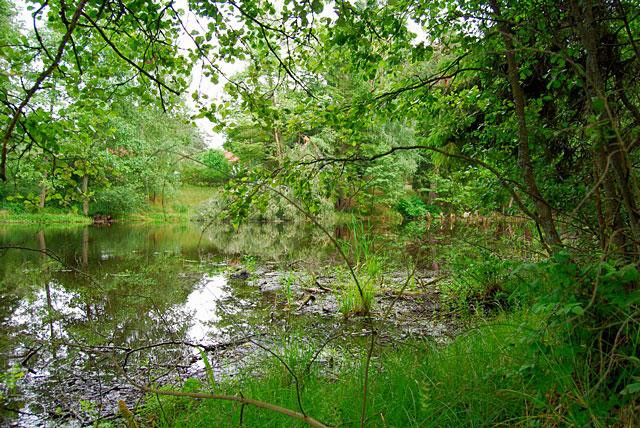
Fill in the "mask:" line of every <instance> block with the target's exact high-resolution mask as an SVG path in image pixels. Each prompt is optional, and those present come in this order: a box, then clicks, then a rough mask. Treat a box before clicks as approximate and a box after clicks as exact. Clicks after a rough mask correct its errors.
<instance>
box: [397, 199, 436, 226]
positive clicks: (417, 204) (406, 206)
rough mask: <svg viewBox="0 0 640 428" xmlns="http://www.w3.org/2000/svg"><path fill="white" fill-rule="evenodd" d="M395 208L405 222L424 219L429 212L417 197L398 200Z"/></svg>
mask: <svg viewBox="0 0 640 428" xmlns="http://www.w3.org/2000/svg"><path fill="white" fill-rule="evenodd" d="M395 208H396V210H397V211H398V212H399V213H400V214H402V217H403V218H404V219H405V220H408V219H414V218H420V217H424V216H425V215H426V214H427V212H428V211H429V209H428V208H427V205H426V204H425V203H424V202H422V199H420V198H419V197H417V196H409V197H407V198H402V199H400V200H399V201H398V202H397V203H396V207H395Z"/></svg>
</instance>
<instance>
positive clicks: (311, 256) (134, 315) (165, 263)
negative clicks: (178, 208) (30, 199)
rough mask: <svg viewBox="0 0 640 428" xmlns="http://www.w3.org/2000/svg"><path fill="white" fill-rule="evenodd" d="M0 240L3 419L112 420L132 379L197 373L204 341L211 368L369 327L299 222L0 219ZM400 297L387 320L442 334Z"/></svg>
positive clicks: (173, 378) (351, 340) (243, 364)
mask: <svg viewBox="0 0 640 428" xmlns="http://www.w3.org/2000/svg"><path fill="white" fill-rule="evenodd" d="M336 233H342V232H340V231H339V230H337V231H336ZM0 246H2V247H5V248H4V249H3V250H1V251H0V277H1V278H2V282H1V283H0V298H1V300H0V367H1V368H2V371H1V372H2V376H3V379H2V380H3V382H2V383H3V384H4V385H5V388H4V390H3V391H0V393H1V394H2V397H1V400H2V401H1V402H0V404H2V414H1V416H0V417H1V418H2V419H1V421H2V423H3V424H15V425H19V426H34V425H42V424H52V423H53V424H57V423H64V424H72V425H73V424H76V425H77V424H80V425H83V424H88V423H91V422H92V421H93V420H95V419H96V418H98V417H100V418H110V417H113V416H114V414H115V413H116V409H117V405H118V401H119V400H123V401H125V402H126V403H130V405H131V406H135V404H136V402H137V400H139V398H140V397H141V396H142V394H141V393H139V392H138V391H137V390H136V389H135V388H133V387H132V386H131V384H130V383H129V382H127V378H126V377H129V379H136V381H137V382H140V383H145V382H146V383H153V384H165V383H171V382H177V381H179V380H180V379H184V378H185V377H188V376H199V375H202V371H203V366H204V364H203V361H202V358H201V355H202V354H201V350H202V349H203V350H205V351H206V352H207V353H208V354H209V359H210V360H211V364H212V365H213V366H214V370H215V372H216V375H218V374H220V375H222V374H224V375H228V376H233V375H234V373H236V372H237V371H238V370H239V369H240V368H244V369H247V367H249V369H250V368H251V365H252V364H253V365H255V366H256V367H259V361H260V359H259V356H260V354H264V351H265V349H266V348H267V346H268V347H270V348H271V349H275V350H276V351H277V349H278V348H279V347H281V346H282V345H283V343H284V341H287V340H294V341H298V342H299V343H304V344H305V346H309V347H317V348H318V349H319V350H320V347H324V348H323V349H321V350H322V352H323V354H322V355H321V356H320V359H321V358H323V356H324V355H325V354H328V353H330V352H332V349H333V350H337V349H340V352H341V353H344V352H350V351H349V350H350V349H352V348H354V347H357V345H358V343H359V341H362V336H365V335H366V334H367V331H366V327H365V325H364V323H363V322H362V320H359V319H357V318H354V319H351V320H348V321H347V320H345V319H344V318H343V317H342V316H340V314H339V312H338V310H337V303H336V301H335V300H336V296H335V295H334V294H332V293H327V292H326V291H327V290H328V288H329V287H330V285H331V284H332V282H335V280H336V278H335V277H333V276H332V274H331V273H330V270H329V271H328V270H327V269H326V267H327V266H335V265H336V264H338V260H337V258H336V252H335V249H334V248H333V247H332V246H331V244H330V242H329V240H328V239H327V238H326V237H323V236H322V234H320V233H318V232H316V231H313V230H311V229H310V228H309V227H307V226H301V225H299V224H276V225H274V224H262V225H259V224H253V225H247V226H244V227H242V228H240V230H239V231H234V230H233V229H232V228H231V227H227V226H224V225H219V224H216V225H213V226H212V227H209V228H207V229H206V230H204V231H203V229H202V226H201V225H198V224H179V225H150V224H135V223H133V224H114V225H111V226H108V227H105V226H103V227H97V226H85V227H69V226H65V227H60V226H58V227H55V226H47V227H38V226H16V225H12V226H0ZM6 247H12V248H10V249H8V248H6ZM300 263H304V273H302V271H301V270H300V268H299V265H300ZM310 272H316V273H313V274H310ZM328 272H329V273H328ZM395 275H396V276H398V278H395V279H394V280H396V281H402V280H403V279H402V277H401V276H402V274H399V273H396V274H395ZM425 275H426V274H425ZM391 276H393V275H391ZM427 276H428V275H427ZM384 298H388V299H389V300H390V299H392V298H393V296H391V295H389V296H383V299H384ZM398 307H399V308H402V310H403V314H404V315H405V316H404V317H402V318H399V317H397V318H396V319H395V322H393V323H390V325H392V326H395V328H397V330H398V331H402V334H404V335H405V336H406V335H412V334H418V335H425V334H426V335H432V336H436V337H437V336H442V335H446V334H447V331H448V326H447V324H446V323H445V322H438V321H433V322H432V321H430V317H429V316H428V315H429V313H428V312H429V311H433V310H436V309H437V307H435V304H434V303H433V299H431V298H430V297H429V296H422V297H415V298H412V299H408V300H406V301H404V302H401V304H400V305H399V306H398ZM425 311H426V312H427V313H426V314H425ZM396 333H397V331H396ZM394 334H395V333H394ZM330 339H331V346H327V342H328V341H329V340H330ZM325 348H326V349H325ZM354 352H355V351H354Z"/></svg>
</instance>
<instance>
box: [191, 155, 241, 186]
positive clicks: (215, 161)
mask: <svg viewBox="0 0 640 428" xmlns="http://www.w3.org/2000/svg"><path fill="white" fill-rule="evenodd" d="M199 160H200V162H201V163H202V164H204V165H202V164H198V165H192V166H187V167H185V168H184V169H183V170H182V180H183V181H184V182H187V183H190V184H195V185H212V184H216V183H222V182H225V181H226V180H228V179H229V177H230V175H231V164H230V163H229V161H228V160H227V158H225V156H224V152H223V151H222V150H217V149H211V150H208V151H206V152H204V153H203V154H202V155H201V156H200V157H199Z"/></svg>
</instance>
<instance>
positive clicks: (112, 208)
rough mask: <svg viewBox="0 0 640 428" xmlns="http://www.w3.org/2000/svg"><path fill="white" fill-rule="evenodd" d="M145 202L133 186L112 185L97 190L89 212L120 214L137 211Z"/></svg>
mask: <svg viewBox="0 0 640 428" xmlns="http://www.w3.org/2000/svg"><path fill="white" fill-rule="evenodd" d="M145 203H146V199H145V196H144V195H143V194H142V193H141V192H139V191H137V190H136V189H135V188H133V187H131V186H114V187H110V188H108V189H104V190H102V191H100V192H98V194H97V195H96V199H95V202H94V203H93V204H92V205H91V206H90V214H91V215H95V214H104V215H121V214H126V213H131V212H135V211H139V210H141V209H142V208H143V207H144V206H145Z"/></svg>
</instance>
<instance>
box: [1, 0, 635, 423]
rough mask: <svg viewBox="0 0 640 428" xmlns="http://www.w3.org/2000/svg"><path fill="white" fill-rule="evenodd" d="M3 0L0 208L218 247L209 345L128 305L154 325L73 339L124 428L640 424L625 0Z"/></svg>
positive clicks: (631, 17) (201, 260) (631, 84)
mask: <svg viewBox="0 0 640 428" xmlns="http://www.w3.org/2000/svg"><path fill="white" fill-rule="evenodd" d="M28 4H29V6H28V11H29V14H31V18H33V22H32V23H30V25H29V26H28V27H25V26H20V25H18V24H17V23H16V22H17V21H16V16H17V15H16V13H17V12H16V7H17V5H13V4H12V3H10V2H9V1H8V0H0V9H2V10H4V11H6V13H5V14H3V17H2V18H0V44H2V46H3V49H2V51H1V52H0V64H1V68H0V100H1V101H2V103H1V104H0V118H1V119H2V122H3V123H4V125H3V127H2V134H1V135H2V140H1V141H2V146H3V147H2V148H3V150H2V154H1V158H0V162H1V163H0V177H1V178H3V180H4V181H3V183H2V184H1V185H0V197H1V204H2V205H1V206H0V209H1V210H2V215H1V216H0V221H2V220H3V219H8V220H9V221H10V219H11V218H12V216H15V215H23V216H24V218H33V219H42V218H47V215H49V214H50V213H51V215H52V216H53V213H59V214H56V215H62V216H69V218H73V219H78V218H87V216H97V217H98V218H109V217H118V218H120V219H123V220H135V219H147V220H149V219H150V220H152V221H165V222H166V221H175V220H187V219H193V220H194V221H196V222H198V225H199V227H200V228H201V233H200V236H199V238H198V243H199V242H200V241H201V240H202V239H203V236H205V234H206V233H208V232H207V231H209V232H210V231H214V232H213V233H215V234H217V239H219V240H220V241H223V242H224V245H219V246H217V247H216V248H215V251H217V252H219V254H218V255H220V254H222V255H223V256H224V260H223V261H221V262H218V261H216V263H217V264H215V263H213V262H212V261H211V254H209V253H203V252H200V251H199V250H198V253H197V257H198V261H197V263H198V264H197V266H198V267H199V268H201V269H202V271H198V272H199V274H201V275H202V279H201V281H203V283H207V284H208V282H207V281H209V280H210V277H211V275H213V272H214V271H215V272H218V273H219V272H220V271H224V274H222V275H223V277H224V280H225V281H228V283H226V284H228V287H229V288H230V289H232V290H233V291H232V292H231V294H233V298H230V299H228V300H225V301H224V302H223V301H221V300H215V299H214V300H213V302H209V303H208V304H209V305H213V307H214V308H215V309H216V311H218V309H219V312H220V314H218V315H217V318H211V319H208V322H209V323H210V324H215V325H216V329H217V330H215V333H211V334H212V335H211V336H209V337H208V339H209V341H206V340H205V341H197V340H194V339H193V338H192V337H190V336H189V334H191V333H189V331H191V330H190V329H189V328H188V327H186V326H183V327H182V328H181V329H175V330H174V329H172V328H170V327H171V323H168V322H166V321H165V319H164V318H163V315H162V314H156V313H153V312H149V313H150V314H151V315H149V322H150V323H152V322H154V321H153V320H159V321H158V323H159V324H158V326H157V328H156V329H154V331H156V332H157V331H163V332H164V334H165V335H166V337H162V335H160V337H157V336H154V338H153V339H154V340H150V343H139V342H138V340H139V338H140V336H141V335H134V334H132V335H131V338H129V339H127V340H124V341H123V342H122V343H119V344H114V343H113V342H108V343H103V342H101V339H97V338H96V337H95V336H87V337H90V338H91V339H90V340H87V341H84V342H82V343H75V342H74V343H73V346H75V347H77V348H78V349H81V350H82V351H78V352H86V353H87V355H90V356H91V358H93V357H94V356H95V355H98V354H100V355H103V354H108V355H109V358H107V357H105V361H106V360H108V361H111V362H113V361H116V364H115V365H114V366H115V367H110V370H114V373H113V376H114V377H118V378H119V379H121V381H122V382H123V383H126V384H127V385H130V386H131V387H132V388H134V389H135V390H136V391H137V392H138V394H139V395H140V396H143V397H144V404H142V405H140V406H134V402H133V401H132V400H131V399H130V398H129V397H124V398H123V399H122V401H121V402H120V405H119V409H120V410H119V412H120V415H121V416H122V417H123V418H124V420H125V422H126V423H127V424H128V425H132V426H134V425H136V424H145V425H152V426H211V425H216V426H237V425H238V426H239V425H243V424H244V425H246V426H290V425H292V424H299V425H303V424H309V425H312V426H342V425H346V426H361V427H363V426H381V427H386V426H418V425H425V424H427V425H434V426H494V425H500V424H503V425H518V426H520V425H522V426H530V425H533V426H558V425H569V426H635V425H637V424H640V420H639V419H638V415H640V360H639V359H638V355H640V329H639V325H640V323H639V316H640V273H639V271H638V268H639V266H638V262H639V257H638V255H639V254H640V246H639V242H640V207H639V205H640V202H639V201H640V188H639V187H638V186H639V185H638V171H637V165H638V162H639V161H640V157H639V152H638V141H639V138H640V86H639V83H638V80H637V75H638V72H639V71H640V50H639V48H638V43H639V42H638V36H639V35H640V6H639V5H638V4H637V2H634V1H626V0H616V1H604V0H567V1H546V0H541V1H538V2H530V1H525V0H522V1H521V0H518V1H515V2H514V1H511V2H506V1H500V0H487V1H464V2H462V1H458V0H442V1H433V2H428V3H425V2H415V1H408V0H393V1H367V2H345V1H335V2H334V1H323V0H313V1H308V2H291V1H284V2H280V3H271V2H268V1H262V0H242V1H229V2H213V1H205V2H189V3H188V4H180V5H178V4H177V3H176V4H174V3H173V2H168V1H167V2H165V1H149V2H140V1H110V0H76V1H67V2H56V1H49V2H41V1H38V0H32V1H29V2H28ZM193 22H196V25H193ZM232 64H236V65H237V64H239V66H237V67H235V68H233V67H230V65H232ZM230 69H233V71H229V70H230ZM194 80H196V81H197V80H199V81H200V82H197V83H198V84H195V85H194V84H193V81H194ZM203 80H206V81H208V82H209V83H208V84H205V85H203V84H202V81H203ZM213 85H217V89H220V91H218V90H217V89H216V90H213V89H211V87H212V86H213ZM214 92H223V94H222V95H217V96H214ZM203 119H206V120H208V121H209V122H208V123H209V125H208V127H209V129H208V131H215V132H218V133H220V135H222V136H223V138H224V145H223V148H222V149H211V148H210V147H208V146H207V144H206V143H205V139H206V138H205V137H206V136H205V135H204V133H203V132H202V129H201V128H197V127H196V126H195V125H194V124H193V121H195V120H200V121H201V120H203ZM67 213H70V214H67ZM80 214H82V216H84V217H79V215H80ZM186 227H187V226H186V225H185V228H186ZM189 227H190V226H189ZM265 230H266V232H265V233H262V232H264V231H265ZM260 231H262V232H260ZM41 232H42V231H41ZM41 232H39V235H38V237H39V241H38V242H44V232H42V233H41ZM83 233H84V232H83ZM87 236H88V232H87ZM301 236H304V238H302V237H301ZM234 237H235V238H234ZM287 237H289V238H290V237H295V239H296V240H298V241H300V240H304V242H305V245H304V248H302V249H300V248H296V252H295V256H293V255H292V254H293V252H292V251H290V250H291V248H292V247H290V246H289V244H288V243H289V241H288V240H287V239H286V238H287ZM155 240H156V236H155V235H154V236H153V239H150V241H152V242H154V243H155ZM234 240H235V241H236V242H233V241H234ZM82 242H83V248H88V245H89V244H88V238H87V243H86V245H85V238H84V235H83V241H82ZM145 245H146V244H145ZM154 245H155V244H154ZM2 248H3V251H8V250H16V249H17V246H16V245H13V246H12V245H10V244H7V245H6V246H3V247H2ZM38 248H39V251H40V252H41V253H43V254H48V253H47V250H46V247H43V246H42V245H40V247H38ZM36 250H37V249H36ZM320 250H321V251H320ZM37 251H38V250H37ZM276 252H277V254H278V256H277V257H275V256H273V254H274V253H276ZM320 252H321V253H322V254H320ZM289 253H292V254H289ZM3 254H4V253H3ZM83 254H84V252H83ZM101 254H102V256H103V257H106V258H107V259H108V258H109V257H111V256H110V253H109V252H108V251H103V252H102V253H101ZM151 254H154V255H153V256H147V257H156V256H155V253H151ZM129 257H131V255H129ZM194 257H195V256H194ZM134 258H135V257H134ZM85 259H86V258H85V257H84V256H83V260H85ZM148 260H149V259H148ZM154 260H155V259H154ZM156 261H157V262H158V263H157V265H153V266H158V269H160V267H161V265H162V263H163V261H158V260H156ZM164 262H166V263H168V262H167V261H166V260H165V261H164ZM192 262H193V261H191V262H190V263H192ZM132 263H134V264H135V260H134V261H133V262H132ZM180 263H182V264H183V267H182V268H181V267H180V266H179V265H176V266H172V268H173V269H174V270H173V271H171V272H168V273H167V274H166V275H167V276H168V277H171V278H173V277H174V276H173V275H174V274H175V278H182V277H180V275H179V273H178V271H180V269H183V270H184V271H185V272H189V275H191V274H193V277H195V276H197V275H196V274H195V273H194V272H192V271H191V270H190V269H191V268H187V267H185V266H187V263H186V262H184V261H182V260H181V261H180ZM212 263H213V264H212ZM204 265H206V266H207V268H206V269H205V268H202V266H204ZM82 266H85V267H87V266H88V263H85V264H84V265H81V266H80V270H81V271H82ZM132 269H133V267H132ZM189 275H187V274H185V276H186V277H188V278H189V281H187V282H186V283H184V284H183V285H184V287H185V288H184V290H182V293H181V294H180V296H178V297H176V298H180V299H182V300H184V299H185V295H188V294H189V293H186V291H185V290H187V288H188V287H189V286H192V287H195V288H194V289H197V287H200V286H201V285H197V284H198V281H193V282H191V281H192V277H191V276H189ZM207 275H209V276H207ZM121 276H122V277H123V278H130V279H137V280H140V284H144V285H140V287H141V289H142V288H145V287H150V286H151V285H152V284H153V283H154V281H156V282H160V281H162V280H163V279H162V277H161V276H158V275H155V274H154V273H153V272H149V271H148V270H146V271H144V272H135V273H131V272H129V271H127V272H124V273H122V272H121V273H116V274H114V277H115V278H120V277H121ZM12 278H14V277H13V276H12ZM221 278H222V277H221ZM11 281H14V282H15V278H14V279H12V280H11ZM25 281H26V280H25ZM91 281H94V282H99V280H97V279H96V278H95V277H91ZM114 281H116V282H118V281H119V280H114ZM176 281H177V280H176ZM220 281H222V279H220ZM5 283H7V284H8V283H9V281H8V280H5ZM118 284H120V282H118ZM181 284H182V282H181ZM194 284H196V285H194ZM216 284H217V283H216ZM4 286H5V287H6V288H7V290H11V289H14V288H16V287H15V284H13V283H12V284H9V285H6V284H5V285H4ZM12 287H13V288H12ZM136 287H137V285H136V281H135V280H131V281H129V282H127V281H126V280H124V282H122V284H121V287H120V288H119V290H120V289H124V288H130V289H131V292H132V293H133V294H135V293H136ZM18 288H19V287H18ZM47 290H49V289H48V288H47ZM145 290H146V288H145ZM215 290H216V291H215V293H218V294H216V296H219V295H223V294H224V293H225V292H228V290H227V291H225V292H223V291H220V290H219V289H215ZM225 290H226V289H225ZM47 293H48V291H47ZM215 293H214V294H215ZM82 295H83V292H80V293H78V296H82ZM47 296H48V294H47ZM92 298H94V299H99V297H97V296H92ZM199 298H200V299H202V296H200V297H199ZM49 300H50V299H49ZM168 301H169V300H168ZM110 304H111V302H110V301H105V302H104V307H105V308H107V307H109V305H110ZM218 304H220V307H219V306H218ZM163 308H164V310H167V311H168V310H170V309H169V308H170V304H169V303H167V304H166V305H165V306H163ZM192 309H193V308H192ZM48 310H49V311H52V309H51V305H50V302H49V309H48ZM145 310H146V309H145ZM149 311H151V309H149ZM9 312H10V311H9ZM143 312H144V311H143ZM145 313H146V312H145ZM196 313H197V310H196ZM92 314H93V312H91V311H89V312H87V315H86V320H85V321H86V322H87V323H92V322H94V321H95V320H94V319H93V315H92ZM49 315H50V316H53V315H52V313H50V314H49ZM171 319H172V320H178V319H179V317H174V318H171ZM327 319H328V320H329V321H327ZM161 321H162V322H161ZM186 321H188V320H186ZM176 322H177V321H176ZM416 322H417V324H416ZM216 323H217V324H216ZM438 323H444V325H446V328H445V327H442V326H440V324H438ZM432 324H433V325H432ZM51 325H53V324H51ZM427 325H428V326H429V328H427V327H426V326H427ZM43 326H44V324H43ZM437 326H440V327H438V328H440V333H438V334H436V330H437V328H436V327H437ZM50 331H51V336H52V337H53V336H54V333H53V332H54V328H53V327H52V326H51V327H50ZM443 331H445V332H446V333H443ZM329 332H331V333H329ZM134 336H135V338H134ZM108 337H109V334H108V332H103V336H102V340H103V341H104V340H106V339H105V338H108ZM60 340H62V339H60ZM211 340H214V341H213V342H211ZM8 342H10V341H8ZM134 342H135V343H134ZM38 345H41V344H40V343H39V344H38ZM24 346H25V347H24V349H19V350H20V351H23V352H30V350H31V349H35V348H36V347H35V346H34V345H33V344H31V345H29V346H31V347H28V346H27V345H24ZM42 346H44V345H42ZM65 346H72V345H69V343H66V344H65ZM165 346H173V347H175V348H176V349H175V352H176V355H177V354H180V355H182V357H184V358H185V359H186V361H189V362H188V363H186V362H185V363H184V364H182V365H181V366H180V368H179V367H178V366H177V365H176V366H173V367H172V368H173V369H174V372H171V374H167V373H166V372H165V371H163V370H164V369H165V368H166V367H167V364H166V362H165V360H163V359H162V358H163V357H162V355H164V352H163V351H161V350H160V349H164V347H165ZM38 349H40V348H38ZM172 349H173V348H172ZM229 350H231V351H229ZM223 351H224V352H226V351H229V352H230V356H229V358H231V359H235V360H234V362H229V361H227V359H226V358H227V356H226V355H227V354H225V353H224V352H223ZM12 352H13V351H12ZM190 352H191V353H190ZM9 354H10V353H9V352H7V355H9ZM53 354H56V352H53ZM25 355H29V354H28V353H27V354H25ZM187 356H189V358H190V360H189V359H187ZM14 359H15V358H14ZM26 359H27V360H28V359H29V358H26ZM10 360H11V358H6V362H5V363H4V365H5V366H6V370H5V374H4V375H3V379H9V380H10V381H11V385H12V387H11V388H14V387H15V385H14V384H16V383H17V382H18V381H17V380H16V379H15V376H14V374H15V370H14V367H19V365H18V366H15V365H11V364H10ZM23 361H24V360H23ZM181 361H183V360H181ZM183 362H184V361H183ZM19 363H21V362H19ZM154 364H155V365H154ZM176 364H178V363H176ZM105 365H107V363H105ZM111 365H113V364H110V366H111ZM194 365H196V368H195V369H193V367H194ZM23 366H24V367H28V364H26V363H24V364H23ZM150 367H153V368H150ZM11 370H13V371H11ZM25 370H26V368H25ZM12 373H13V374H12ZM177 373H179V374H177ZM9 383H10V382H9V381H3V385H4V387H3V388H4V389H3V391H4V392H3V394H6V393H8V392H7V391H9V389H11V388H9V386H8V385H9ZM100 388H102V386H100ZM102 399H103V397H102V395H100V403H101V405H100V408H102ZM85 407H86V406H85ZM87 408H91V406H89V407H87ZM91 409H93V410H92V411H93V414H94V418H93V419H92V421H94V422H96V423H98V422H99V421H100V419H101V418H102V413H101V411H96V410H95V408H91ZM85 410H86V409H85ZM85 413H91V412H88V411H85Z"/></svg>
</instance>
